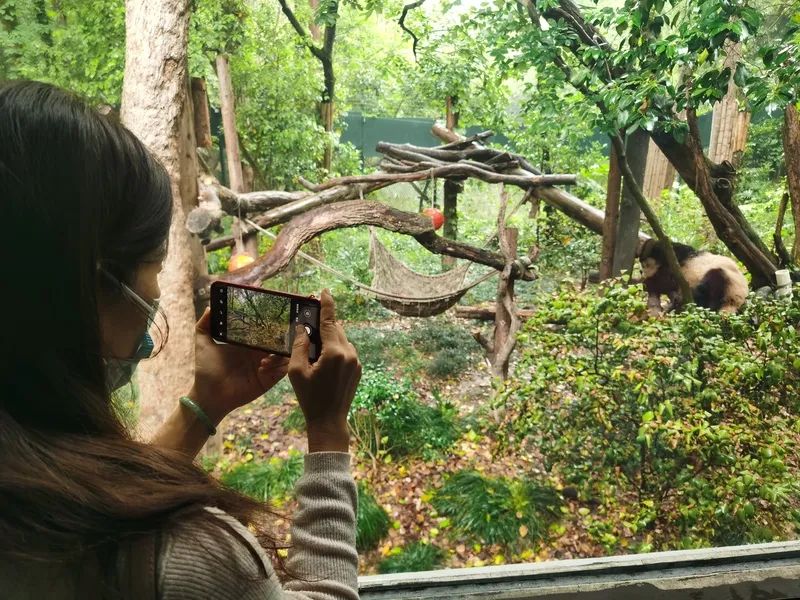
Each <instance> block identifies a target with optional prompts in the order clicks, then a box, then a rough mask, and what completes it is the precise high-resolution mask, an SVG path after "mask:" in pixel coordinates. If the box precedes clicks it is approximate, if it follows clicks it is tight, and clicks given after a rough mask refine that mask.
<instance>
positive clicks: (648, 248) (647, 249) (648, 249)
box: [639, 238, 658, 260]
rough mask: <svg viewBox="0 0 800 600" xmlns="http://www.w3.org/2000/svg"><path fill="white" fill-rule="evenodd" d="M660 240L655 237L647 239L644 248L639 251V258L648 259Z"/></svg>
mask: <svg viewBox="0 0 800 600" xmlns="http://www.w3.org/2000/svg"><path fill="white" fill-rule="evenodd" d="M657 243H658V242H656V240H654V239H653V238H650V239H649V240H647V241H646V242H645V243H644V244H642V249H641V250H640V252H639V260H646V259H648V258H650V257H651V256H652V255H653V250H655V248H656V245H657Z"/></svg>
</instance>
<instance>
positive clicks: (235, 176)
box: [216, 54, 258, 258]
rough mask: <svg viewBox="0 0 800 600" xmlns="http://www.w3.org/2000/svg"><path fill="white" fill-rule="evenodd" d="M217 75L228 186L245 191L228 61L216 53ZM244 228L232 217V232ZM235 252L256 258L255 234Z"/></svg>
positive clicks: (237, 231)
mask: <svg viewBox="0 0 800 600" xmlns="http://www.w3.org/2000/svg"><path fill="white" fill-rule="evenodd" d="M216 63H217V77H218V78H219V99H220V109H221V111H222V127H223V130H224V131H225V158H226V160H227V162H228V178H229V180H230V181H229V184H230V188H231V189H232V190H233V191H234V192H246V191H248V190H247V189H245V184H244V175H243V174H242V159H241V155H240V152H239V134H238V132H237V131H236V101H235V98H234V94H233V81H232V79H231V70H230V63H229V62H228V57H227V55H225V54H219V55H217V61H216ZM243 229H244V228H243V227H242V224H241V222H240V221H239V219H238V217H234V219H233V233H234V236H238V235H239V234H240V232H241V231H242V230H243ZM235 252H236V253H242V252H246V253H247V254H249V255H250V256H252V257H253V258H258V237H257V235H256V234H254V233H251V234H245V235H244V236H243V237H242V244H241V246H240V245H239V244H237V247H236V250H235Z"/></svg>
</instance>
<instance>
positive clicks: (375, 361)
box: [347, 327, 402, 365]
mask: <svg viewBox="0 0 800 600" xmlns="http://www.w3.org/2000/svg"><path fill="white" fill-rule="evenodd" d="M401 336H402V333H400V332H397V331H393V330H388V331H384V330H381V329H377V328H375V327H348V329H347V339H348V340H350V343H352V344H353V346H355V347H356V350H358V358H359V360H360V361H361V363H362V364H363V365H381V364H383V363H385V362H386V359H387V357H388V355H389V350H390V349H391V348H394V347H396V346H397V345H399V344H400V343H402V337H401Z"/></svg>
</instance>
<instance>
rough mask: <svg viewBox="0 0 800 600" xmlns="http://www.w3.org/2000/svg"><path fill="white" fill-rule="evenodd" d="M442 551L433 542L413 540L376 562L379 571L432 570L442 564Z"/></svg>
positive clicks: (407, 571)
mask: <svg viewBox="0 0 800 600" xmlns="http://www.w3.org/2000/svg"><path fill="white" fill-rule="evenodd" d="M443 560H444V552H443V551H442V550H441V548H437V547H436V546H434V545H433V544H423V543H422V542H413V543H411V544H409V545H408V546H405V547H404V548H403V549H402V550H401V551H400V552H399V553H397V554H392V555H390V556H388V557H386V558H385V559H383V560H382V561H381V562H380V563H379V564H378V572H379V573H412V572H418V571H433V570H434V569H436V568H437V567H439V566H440V565H441V564H442V561H443Z"/></svg>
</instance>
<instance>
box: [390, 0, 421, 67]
mask: <svg viewBox="0 0 800 600" xmlns="http://www.w3.org/2000/svg"><path fill="white" fill-rule="evenodd" d="M423 4H425V0H416V2H411V3H410V4H406V5H405V6H404V7H403V12H402V13H401V14H400V19H399V20H398V21H397V24H398V25H400V29H402V30H403V31H405V32H406V33H407V34H408V35H410V36H411V39H412V40H414V42H413V45H412V46H411V50H412V51H413V52H414V61H416V60H417V44H418V43H419V38H418V37H417V36H416V34H415V33H414V32H413V31H411V30H410V29H409V28H408V27H406V17H407V16H408V12H409V11H411V10H414V9H415V8H419V7H420V6H422V5H423Z"/></svg>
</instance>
